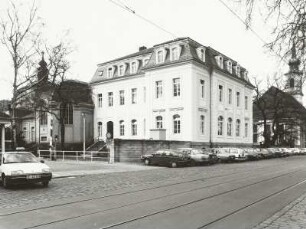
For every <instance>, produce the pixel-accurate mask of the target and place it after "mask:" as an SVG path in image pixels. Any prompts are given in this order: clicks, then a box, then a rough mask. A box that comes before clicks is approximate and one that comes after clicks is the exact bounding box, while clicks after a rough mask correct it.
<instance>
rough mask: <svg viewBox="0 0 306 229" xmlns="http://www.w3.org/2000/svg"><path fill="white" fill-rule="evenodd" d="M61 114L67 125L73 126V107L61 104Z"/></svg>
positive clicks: (68, 104)
mask: <svg viewBox="0 0 306 229" xmlns="http://www.w3.org/2000/svg"><path fill="white" fill-rule="evenodd" d="M60 112H61V117H62V118H63V119H64V123H65V124H73V107H72V104H71V103H63V104H61V108H60Z"/></svg>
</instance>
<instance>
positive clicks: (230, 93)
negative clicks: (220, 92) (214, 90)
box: [228, 88, 233, 104]
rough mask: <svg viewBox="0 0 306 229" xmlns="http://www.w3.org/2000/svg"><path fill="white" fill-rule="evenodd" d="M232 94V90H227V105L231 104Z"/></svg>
mask: <svg viewBox="0 0 306 229" xmlns="http://www.w3.org/2000/svg"><path fill="white" fill-rule="evenodd" d="M232 94H233V92H232V89H231V88H229V89H228V104H232Z"/></svg>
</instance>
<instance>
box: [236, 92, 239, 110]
mask: <svg viewBox="0 0 306 229" xmlns="http://www.w3.org/2000/svg"><path fill="white" fill-rule="evenodd" d="M236 100H237V101H236V103H237V107H239V106H240V92H239V91H237V92H236Z"/></svg>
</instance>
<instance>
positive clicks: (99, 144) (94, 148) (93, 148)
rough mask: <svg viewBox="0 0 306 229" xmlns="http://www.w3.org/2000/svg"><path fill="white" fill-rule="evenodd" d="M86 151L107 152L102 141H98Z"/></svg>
mask: <svg viewBox="0 0 306 229" xmlns="http://www.w3.org/2000/svg"><path fill="white" fill-rule="evenodd" d="M86 151H107V149H106V143H105V142H104V141H103V140H99V141H97V142H95V143H94V144H92V145H90V146H89V147H87V149H86Z"/></svg>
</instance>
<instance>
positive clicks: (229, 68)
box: [226, 60, 233, 74]
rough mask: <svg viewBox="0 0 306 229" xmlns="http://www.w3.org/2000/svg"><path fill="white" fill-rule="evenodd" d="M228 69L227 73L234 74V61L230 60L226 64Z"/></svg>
mask: <svg viewBox="0 0 306 229" xmlns="http://www.w3.org/2000/svg"><path fill="white" fill-rule="evenodd" d="M226 68H227V71H228V72H229V73H231V74H232V73H233V64H232V61H230V60H228V61H227V62H226Z"/></svg>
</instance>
